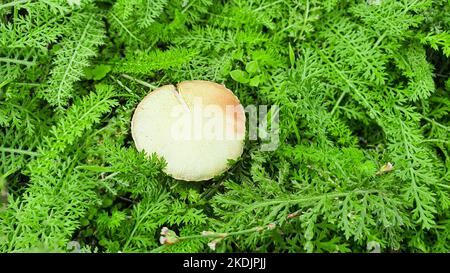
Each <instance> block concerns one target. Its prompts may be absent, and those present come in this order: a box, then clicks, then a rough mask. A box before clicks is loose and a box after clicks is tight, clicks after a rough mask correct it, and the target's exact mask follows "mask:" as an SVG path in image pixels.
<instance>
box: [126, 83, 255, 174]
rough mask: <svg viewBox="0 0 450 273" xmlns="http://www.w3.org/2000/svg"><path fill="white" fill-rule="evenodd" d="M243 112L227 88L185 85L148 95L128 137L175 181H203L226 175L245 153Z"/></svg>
mask: <svg viewBox="0 0 450 273" xmlns="http://www.w3.org/2000/svg"><path fill="white" fill-rule="evenodd" d="M245 130H246V128H245V112H244V108H243V107H242V105H241V104H240V102H239V99H238V98H237V97H236V96H235V95H234V94H233V92H232V91H231V90H229V89H227V88H226V87H225V86H223V85H220V84H217V83H214V82H209V81H199V80H194V81H184V82H181V83H179V84H178V85H177V87H175V86H173V85H165V86H162V87H160V88H158V89H156V90H154V91H152V92H151V93H149V94H148V95H147V96H146V97H145V98H144V99H143V100H142V101H141V102H140V103H139V104H138V106H137V107H136V110H135V112H134V115H133V118H132V123H131V133H132V137H133V140H134V143H135V145H136V148H137V149H138V150H139V151H142V150H144V151H145V152H146V153H147V154H148V155H151V154H153V153H156V155H157V156H159V157H162V158H164V159H165V161H166V162H167V166H166V168H165V169H164V171H165V172H166V173H167V174H168V175H170V176H172V177H173V178H175V179H179V180H186V181H202V180H208V179H211V178H213V177H215V176H217V175H220V174H222V173H223V172H225V171H226V170H227V169H228V168H229V167H230V166H229V164H228V160H236V159H238V158H239V157H240V156H241V155H242V152H243V148H244V137H245Z"/></svg>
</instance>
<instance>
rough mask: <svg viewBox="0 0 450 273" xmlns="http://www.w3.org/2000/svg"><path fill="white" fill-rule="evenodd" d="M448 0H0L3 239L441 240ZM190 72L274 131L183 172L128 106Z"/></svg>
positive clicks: (136, 242) (274, 245) (449, 203)
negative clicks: (226, 165) (275, 117)
mask: <svg viewBox="0 0 450 273" xmlns="http://www.w3.org/2000/svg"><path fill="white" fill-rule="evenodd" d="M449 58H450V2H449V1H447V0H445V1H444V0H397V1H395V0H367V1H362V0H360V1H345V0H324V1H319V0H291V1H282V0H250V1H248V0H232V1H213V0H173V1H172V0H171V1H169V0H117V1H114V0H104V1H101V0H86V1H85V0H39V1H37V0H13V1H0V190H1V199H0V200H1V204H0V251H1V252H33V251H44V252H47V251H49V252H50V251H51V252H53V251H57V252H70V251H82V252H373V251H375V252H377V251H381V252H448V251H449V250H450V211H449V208H450V195H449V194H450V151H449V147H450V144H449V141H450V138H449V136H450V119H449V111H450V96H449V94H450V81H449V73H450V67H449V64H450V59H449ZM186 80H208V81H213V82H217V83H221V84H225V85H226V86H227V88H229V89H231V90H233V91H234V93H235V94H236V96H237V97H238V98H239V100H240V101H241V103H242V104H243V105H244V106H245V105H250V104H252V105H268V106H272V105H278V106H279V107H280V111H279V121H280V124H279V132H278V133H279V145H278V146H277V148H276V149H275V150H272V151H263V150H261V149H260V148H261V144H262V142H263V140H257V141H250V140H249V141H246V143H245V148H244V152H243V155H242V157H241V158H240V159H239V160H237V161H236V162H233V166H232V168H231V169H230V170H229V171H227V172H226V173H224V174H222V175H221V176H219V177H216V178H214V179H212V180H210V181H206V182H183V181H176V180H174V179H173V178H171V177H169V176H167V175H165V174H164V172H162V169H163V168H164V160H160V159H158V158H156V157H151V158H146V157H145V155H144V154H143V153H142V152H141V153H140V152H137V150H136V148H135V146H134V143H133V140H132V138H131V133H130V122H131V117H132V113H133V111H134V108H135V107H136V105H137V104H138V103H139V101H141V100H142V98H143V97H144V96H145V95H146V94H147V93H148V92H149V91H150V90H153V89H156V88H157V87H160V86H162V85H165V84H174V83H178V82H182V81H186Z"/></svg>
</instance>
